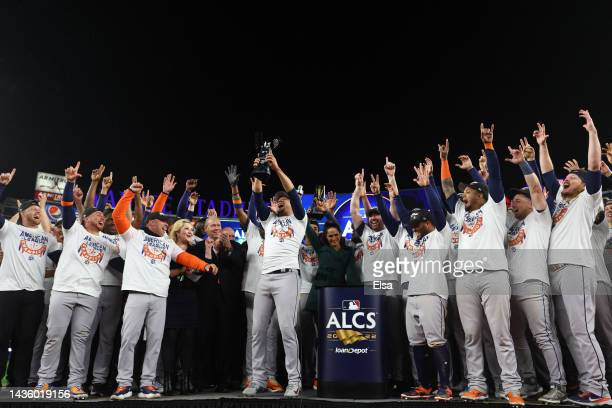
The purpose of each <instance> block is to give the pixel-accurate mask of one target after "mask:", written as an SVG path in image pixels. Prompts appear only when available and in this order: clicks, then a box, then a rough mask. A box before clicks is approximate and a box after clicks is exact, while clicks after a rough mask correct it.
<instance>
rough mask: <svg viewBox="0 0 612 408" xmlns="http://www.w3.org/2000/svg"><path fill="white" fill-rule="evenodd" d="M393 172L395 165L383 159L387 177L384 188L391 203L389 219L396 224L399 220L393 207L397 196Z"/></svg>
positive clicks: (386, 158) (397, 190)
mask: <svg viewBox="0 0 612 408" xmlns="http://www.w3.org/2000/svg"><path fill="white" fill-rule="evenodd" d="M395 170H396V166H395V163H393V162H390V161H389V158H388V157H385V174H386V175H387V182H386V183H385V188H386V189H387V191H388V192H389V201H390V202H391V204H390V205H389V214H391V217H393V219H394V220H395V221H396V222H399V220H400V218H399V215H398V213H397V208H396V206H395V197H396V196H398V195H399V189H398V188H397V181H396V180H395ZM383 221H384V220H383ZM398 227H399V224H398Z"/></svg>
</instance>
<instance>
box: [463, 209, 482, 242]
mask: <svg viewBox="0 0 612 408" xmlns="http://www.w3.org/2000/svg"><path fill="white" fill-rule="evenodd" d="M482 220H483V216H482V210H480V209H479V210H477V211H474V212H473V213H466V214H465V217H464V218H463V233H464V234H466V235H469V236H472V235H474V234H475V233H477V232H478V230H479V229H480V227H482Z"/></svg>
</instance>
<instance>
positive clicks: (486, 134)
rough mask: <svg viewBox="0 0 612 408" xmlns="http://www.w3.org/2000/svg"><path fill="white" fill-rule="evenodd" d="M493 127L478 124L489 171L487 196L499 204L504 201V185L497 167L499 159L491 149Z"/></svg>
mask: <svg viewBox="0 0 612 408" xmlns="http://www.w3.org/2000/svg"><path fill="white" fill-rule="evenodd" d="M494 128H495V125H493V124H491V127H490V128H486V127H484V125H483V124H482V123H481V124H480V139H481V140H482V143H483V144H484V148H485V156H486V157H487V168H488V170H489V179H488V180H487V184H488V187H489V195H490V196H491V198H493V201H495V202H496V203H499V202H500V201H501V200H503V199H504V184H503V182H502V176H501V169H500V167H499V159H498V158H497V153H495V149H493V129H494Z"/></svg>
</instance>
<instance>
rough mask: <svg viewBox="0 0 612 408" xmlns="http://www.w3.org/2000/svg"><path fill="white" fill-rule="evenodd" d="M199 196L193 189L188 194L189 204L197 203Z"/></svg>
mask: <svg viewBox="0 0 612 408" xmlns="http://www.w3.org/2000/svg"><path fill="white" fill-rule="evenodd" d="M199 198H200V195H199V194H198V193H197V192H195V191H194V192H192V193H191V194H189V205H194V206H195V205H196V204H197V203H198V199H199Z"/></svg>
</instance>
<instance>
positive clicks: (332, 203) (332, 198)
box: [325, 191, 338, 211]
mask: <svg viewBox="0 0 612 408" xmlns="http://www.w3.org/2000/svg"><path fill="white" fill-rule="evenodd" d="M337 202H338V199H337V198H336V193H335V192H333V191H328V192H327V197H326V198H325V205H326V206H327V208H328V209H329V210H330V211H333V209H334V208H336V204H337Z"/></svg>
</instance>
